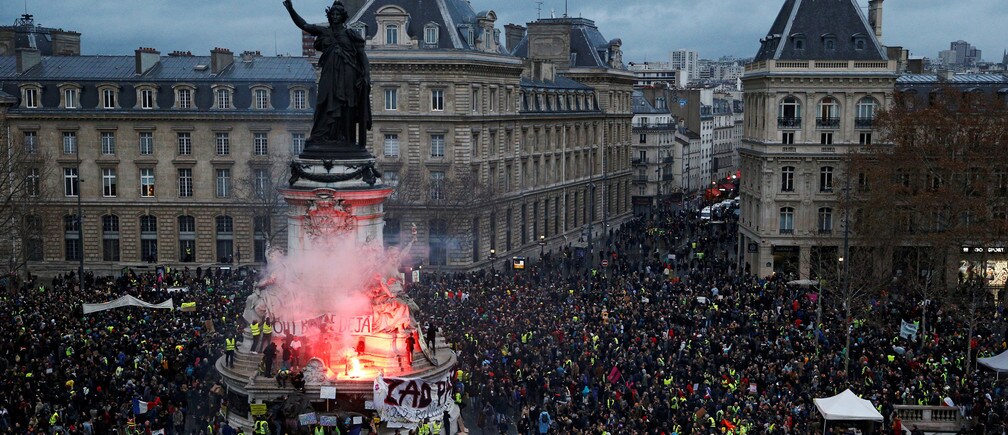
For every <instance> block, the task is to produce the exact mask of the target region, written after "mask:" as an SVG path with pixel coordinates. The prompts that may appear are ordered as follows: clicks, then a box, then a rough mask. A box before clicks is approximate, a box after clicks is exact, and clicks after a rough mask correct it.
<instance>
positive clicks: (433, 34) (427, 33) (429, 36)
mask: <svg viewBox="0 0 1008 435" xmlns="http://www.w3.org/2000/svg"><path fill="white" fill-rule="evenodd" d="M438 32H439V28H438V26H437V25H436V24H428V25H427V26H426V27H424V43H426V44H427V45H436V44H437V43H438Z"/></svg>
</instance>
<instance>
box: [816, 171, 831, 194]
mask: <svg viewBox="0 0 1008 435" xmlns="http://www.w3.org/2000/svg"><path fill="white" fill-rule="evenodd" d="M819 191H820V192H824V193H829V192H832V191H833V167H832V166H823V167H821V168H819Z"/></svg>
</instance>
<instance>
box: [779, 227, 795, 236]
mask: <svg viewBox="0 0 1008 435" xmlns="http://www.w3.org/2000/svg"><path fill="white" fill-rule="evenodd" d="M780 233H781V234H786V235H792V234H794V229H793V228H791V229H785V228H781V230H780Z"/></svg>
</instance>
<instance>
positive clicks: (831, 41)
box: [822, 33, 836, 51]
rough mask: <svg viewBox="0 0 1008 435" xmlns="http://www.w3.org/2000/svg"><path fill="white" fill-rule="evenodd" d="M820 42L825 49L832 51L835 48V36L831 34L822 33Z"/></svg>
mask: <svg viewBox="0 0 1008 435" xmlns="http://www.w3.org/2000/svg"><path fill="white" fill-rule="evenodd" d="M822 43H823V48H824V49H825V50H826V51H834V50H836V36H833V34H830V33H827V34H825V35H823V36H822Z"/></svg>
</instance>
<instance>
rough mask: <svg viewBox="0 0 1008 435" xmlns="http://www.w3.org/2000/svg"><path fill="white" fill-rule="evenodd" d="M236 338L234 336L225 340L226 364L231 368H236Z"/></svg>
mask: <svg viewBox="0 0 1008 435" xmlns="http://www.w3.org/2000/svg"><path fill="white" fill-rule="evenodd" d="M234 354H235V338H234V334H231V335H230V336H229V337H227V338H225V339H224V364H225V365H227V366H228V367H229V368H233V367H234Z"/></svg>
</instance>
